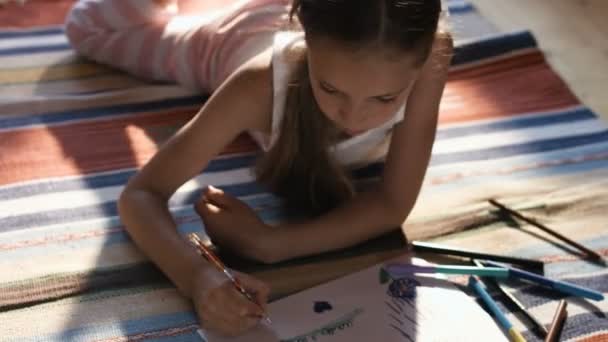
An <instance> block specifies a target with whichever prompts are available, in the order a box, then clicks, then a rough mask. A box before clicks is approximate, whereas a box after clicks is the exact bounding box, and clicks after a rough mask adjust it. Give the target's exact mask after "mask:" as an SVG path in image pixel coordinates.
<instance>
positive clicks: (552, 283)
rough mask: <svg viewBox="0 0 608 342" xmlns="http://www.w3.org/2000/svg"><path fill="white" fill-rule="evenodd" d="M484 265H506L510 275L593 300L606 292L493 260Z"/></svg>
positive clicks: (601, 298)
mask: <svg viewBox="0 0 608 342" xmlns="http://www.w3.org/2000/svg"><path fill="white" fill-rule="evenodd" d="M482 263H483V264H484V265H490V266H493V267H505V268H507V269H508V270H509V277H512V278H518V279H525V280H528V281H531V282H533V283H536V284H539V285H542V286H546V287H549V288H552V289H554V290H557V291H560V292H562V293H567V294H570V295H574V296H577V297H584V298H589V299H593V300H598V301H599V300H603V299H604V294H602V293H601V292H598V291H595V290H592V289H588V288H586V287H582V286H579V285H575V284H571V283H568V282H565V281H561V280H555V279H549V278H547V277H543V276H540V275H538V274H534V273H531V272H526V271H524V270H520V269H517V268H515V267H509V266H504V265H502V264H499V263H496V262H493V261H482Z"/></svg>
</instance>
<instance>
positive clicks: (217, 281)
mask: <svg viewBox="0 0 608 342" xmlns="http://www.w3.org/2000/svg"><path fill="white" fill-rule="evenodd" d="M233 274H234V275H235V277H236V278H237V279H238V280H239V281H240V282H241V284H242V285H243V286H244V287H245V289H246V290H247V291H249V293H251V294H252V295H253V297H254V298H255V299H256V301H257V303H258V304H259V305H260V306H261V307H262V309H260V307H258V306H257V305H255V304H254V303H252V302H251V301H249V300H248V299H247V298H245V296H244V295H243V294H241V293H240V292H238V291H237V290H236V288H235V287H234V285H233V284H232V283H231V282H230V281H229V280H228V278H227V277H226V276H225V275H224V274H222V273H220V272H219V271H217V270H215V269H210V268H201V269H199V271H198V272H197V274H196V275H195V276H194V280H193V281H194V284H193V287H192V288H193V289H194V290H193V293H192V301H193V303H194V308H195V309H196V312H197V313H198V317H199V320H200V323H201V326H202V327H203V328H205V329H210V330H213V331H216V332H218V333H220V334H222V335H227V336H237V335H240V334H242V333H244V332H246V331H247V330H249V329H251V328H253V327H254V326H256V325H257V324H258V322H259V320H260V319H261V318H262V317H263V315H264V311H266V306H267V302H268V293H269V292H270V289H269V287H268V285H266V284H265V283H264V282H262V281H260V280H258V279H255V278H253V277H251V276H248V275H246V274H244V273H240V272H233Z"/></svg>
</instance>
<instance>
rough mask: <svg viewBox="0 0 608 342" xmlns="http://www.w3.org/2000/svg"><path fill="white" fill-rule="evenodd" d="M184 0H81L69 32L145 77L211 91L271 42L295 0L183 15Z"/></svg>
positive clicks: (246, 1) (84, 48)
mask: <svg viewBox="0 0 608 342" xmlns="http://www.w3.org/2000/svg"><path fill="white" fill-rule="evenodd" d="M177 3H178V1H177V0H169V1H164V2H163V3H162V4H161V2H160V1H155V0H80V1H79V2H78V3H76V4H75V5H74V7H73V8H72V10H71V11H70V13H69V15H68V17H67V20H66V24H65V31H66V34H67V36H68V38H69V40H70V43H71V44H72V45H73V46H74V48H75V49H76V50H77V51H78V52H79V53H80V54H82V55H83V56H86V57H88V58H90V59H93V60H95V61H97V62H100V63H103V64H108V65H111V66H114V67H116V68H118V69H121V70H125V71H127V72H129V73H131V74H134V75H137V76H139V77H142V78H145V79H150V80H156V81H169V82H177V83H179V84H182V85H184V86H187V87H190V88H197V89H200V90H202V91H204V92H212V91H213V90H215V89H217V87H219V85H220V84H221V83H222V82H223V81H224V80H225V79H226V78H227V77H228V76H229V75H230V74H231V73H232V72H233V71H234V70H236V69H237V68H238V67H239V66H240V65H241V64H242V63H243V62H245V61H246V60H248V59H249V58H251V57H253V56H254V55H255V54H257V53H259V52H261V51H262V50H264V49H265V48H267V47H268V46H270V44H272V37H273V35H274V33H275V31H276V30H277V29H278V28H280V27H281V25H282V23H283V22H284V20H285V19H286V13H287V11H288V3H289V1H288V0H240V1H228V2H227V6H226V7H225V8H222V9H221V10H218V11H214V12H193V13H183V12H179V11H178V6H177Z"/></svg>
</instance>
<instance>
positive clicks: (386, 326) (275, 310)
mask: <svg viewBox="0 0 608 342" xmlns="http://www.w3.org/2000/svg"><path fill="white" fill-rule="evenodd" d="M395 261H398V262H399V261H401V262H410V261H409V260H406V259H403V258H398V259H395V260H391V261H390V262H395ZM414 263H424V262H423V261H420V260H414ZM382 265H383V264H379V265H376V266H373V267H371V268H368V269H365V270H363V271H360V272H357V273H353V274H351V275H348V276H346V277H343V278H340V279H337V280H334V281H332V282H329V283H326V284H323V285H320V286H317V287H314V288H311V289H308V290H305V291H303V292H300V293H297V294H295V295H293V296H290V297H287V298H284V299H282V300H279V301H276V302H273V303H271V304H270V305H269V316H270V318H271V319H272V321H273V324H272V325H271V326H266V325H263V324H260V325H258V327H256V328H255V329H253V330H252V331H250V332H249V333H247V334H245V335H243V336H240V337H238V338H225V337H220V336H217V335H215V334H213V333H210V332H205V334H206V336H207V341H208V342H249V341H256V342H258V341H260V342H262V341H268V342H278V341H281V342H309V341H332V342H333V341H335V342H339V341H349V342H353V341H386V342H391V341H399V342H403V341H451V342H454V341H508V339H507V338H506V337H505V335H504V334H503V333H502V331H501V330H500V328H499V327H498V326H497V325H496V323H495V322H494V320H493V319H492V318H491V317H490V316H489V315H488V314H487V313H486V312H485V311H484V310H483V309H482V308H481V307H480V306H479V305H478V304H477V303H476V302H475V301H474V300H473V299H471V298H469V297H468V296H467V295H466V294H465V293H463V292H462V291H460V290H459V289H457V288H456V287H454V286H453V285H452V284H451V283H449V282H448V281H446V280H443V279H439V278H436V277H432V276H415V277H414V276H412V277H404V278H400V279H390V280H388V282H386V283H384V284H383V283H381V281H380V272H381V267H382Z"/></svg>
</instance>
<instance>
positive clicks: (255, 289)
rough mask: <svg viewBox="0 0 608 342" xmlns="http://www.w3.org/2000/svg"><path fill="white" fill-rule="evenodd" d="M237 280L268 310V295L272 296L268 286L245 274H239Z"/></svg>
mask: <svg viewBox="0 0 608 342" xmlns="http://www.w3.org/2000/svg"><path fill="white" fill-rule="evenodd" d="M236 278H237V279H238V280H239V281H240V282H241V283H242V284H243V286H244V287H245V289H246V290H247V291H249V293H251V294H252V295H254V298H255V299H256V300H257V303H258V304H259V305H260V306H261V307H262V308H263V309H264V310H266V305H267V303H268V295H269V294H270V286H268V285H267V284H266V283H265V282H263V281H261V280H259V279H256V278H254V277H251V276H249V275H247V274H244V273H239V274H238V275H236Z"/></svg>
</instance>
